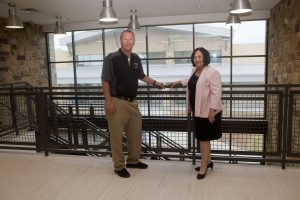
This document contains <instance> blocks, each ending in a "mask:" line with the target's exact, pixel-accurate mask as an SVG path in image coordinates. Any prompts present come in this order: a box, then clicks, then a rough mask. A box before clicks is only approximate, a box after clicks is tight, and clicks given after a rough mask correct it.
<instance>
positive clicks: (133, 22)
mask: <svg viewBox="0 0 300 200" xmlns="http://www.w3.org/2000/svg"><path fill="white" fill-rule="evenodd" d="M130 13H131V15H130V22H129V24H128V26H127V29H129V30H137V29H140V24H139V22H138V17H137V15H136V14H137V10H130Z"/></svg>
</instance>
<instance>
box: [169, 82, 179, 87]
mask: <svg viewBox="0 0 300 200" xmlns="http://www.w3.org/2000/svg"><path fill="white" fill-rule="evenodd" d="M179 84H181V81H175V82H173V83H171V84H170V87H171V88H174V87H176V86H177V85H179Z"/></svg>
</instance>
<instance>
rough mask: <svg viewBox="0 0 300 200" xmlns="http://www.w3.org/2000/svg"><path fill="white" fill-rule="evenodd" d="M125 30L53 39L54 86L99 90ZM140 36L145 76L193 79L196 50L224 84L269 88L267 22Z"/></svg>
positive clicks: (147, 30)
mask: <svg viewBox="0 0 300 200" xmlns="http://www.w3.org/2000/svg"><path fill="white" fill-rule="evenodd" d="M123 30H124V29H123V28H116V29H101V30H89V31H74V32H68V33H67V35H65V36H56V35H53V34H51V33H50V34H48V42H49V49H48V51H49V55H50V58H49V60H50V66H49V67H50V70H51V79H52V86H69V85H74V86H80V85H100V84H101V80H100V79H101V71H102V66H103V59H104V57H105V56H106V55H108V54H109V53H112V52H114V51H117V50H118V49H119V48H120V42H119V39H120V33H121V31H123ZM253 30H255V31H253ZM135 36H136V42H135V46H134V49H133V51H134V52H135V53H137V54H138V55H139V56H140V58H141V59H142V63H143V68H144V71H145V73H146V74H148V75H150V76H151V77H153V78H155V79H157V80H158V81H161V82H164V83H165V84H168V83H170V82H172V81H174V80H178V79H182V78H185V77H188V76H189V75H190V72H191V67H192V64H191V59H190V56H191V53H192V51H193V49H194V48H196V47H204V48H206V49H208V50H209V52H210V54H211V66H213V67H214V68H216V69H217V70H218V71H219V72H220V73H221V76H222V82H223V83H225V84H247V83H265V79H266V78H265V71H266V70H265V69H266V21H265V20H259V21H243V22H242V24H241V25H240V26H239V27H234V28H231V27H228V26H225V23H201V24H186V25H168V26H149V27H143V28H142V29H141V30H139V31H136V32H135ZM141 84H144V83H143V82H141Z"/></svg>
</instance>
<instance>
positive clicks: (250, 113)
mask: <svg viewBox="0 0 300 200" xmlns="http://www.w3.org/2000/svg"><path fill="white" fill-rule="evenodd" d="M299 89H300V85H225V86H223V94H222V101H223V113H222V127H223V128H222V129H223V136H222V138H221V139H219V140H217V141H212V142H211V143H212V154H213V159H216V160H223V161H229V162H232V163H236V162H257V163H260V164H264V163H266V162H276V163H281V165H282V168H285V166H286V164H287V163H300V161H299V160H300V159H299V158H300V114H299V113H300V100H299V98H300V90H299ZM137 100H138V102H139V107H140V110H141V113H142V115H143V129H142V149H143V152H142V155H143V156H144V157H146V158H152V159H166V160H170V159H179V160H190V161H192V162H195V160H196V159H199V158H200V157H201V155H200V154H199V152H198V149H199V148H198V145H197V143H196V142H195V140H194V136H193V132H192V130H193V126H192V119H191V117H190V116H188V115H187V114H186V111H185V91H184V89H183V88H177V89H169V88H167V89H165V90H162V91H158V90H156V89H155V88H152V87H140V88H139V92H138V96H137ZM0 112H1V113H2V115H1V117H0V148H10V149H30V150H36V151H44V152H45V155H48V153H49V152H60V153H72V154H84V155H97V156H105V155H109V154H110V144H109V133H108V130H107V122H106V119H105V112H104V97H103V94H102V90H101V88H100V87H85V88H72V87H66V88H41V87H39V88H38V87H35V88H34V87H32V86H30V85H29V84H27V83H18V84H5V85H0ZM123 148H124V151H126V150H127V144H126V137H125V136H124V143H123Z"/></svg>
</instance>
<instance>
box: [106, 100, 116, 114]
mask: <svg viewBox="0 0 300 200" xmlns="http://www.w3.org/2000/svg"><path fill="white" fill-rule="evenodd" d="M105 112H106V113H107V114H108V115H112V114H114V112H116V107H115V104H114V103H113V102H112V100H105Z"/></svg>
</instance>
